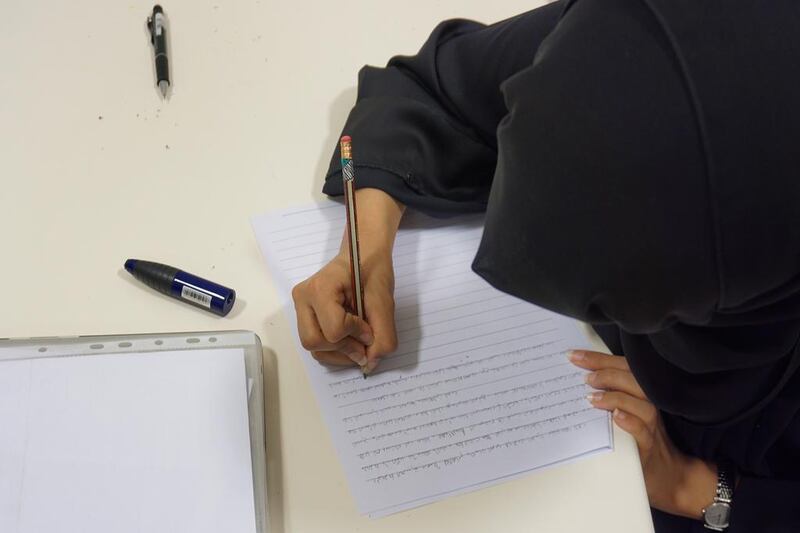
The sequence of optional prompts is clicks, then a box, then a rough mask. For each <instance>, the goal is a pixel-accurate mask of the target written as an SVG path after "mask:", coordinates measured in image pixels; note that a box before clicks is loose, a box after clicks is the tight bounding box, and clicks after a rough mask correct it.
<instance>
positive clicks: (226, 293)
mask: <svg viewBox="0 0 800 533" xmlns="http://www.w3.org/2000/svg"><path fill="white" fill-rule="evenodd" d="M125 270H127V271H128V272H130V273H131V275H133V277H134V278H136V279H138V280H139V281H141V282H142V283H144V284H145V285H147V286H148V287H150V288H152V289H155V290H157V291H158V292H160V293H162V294H166V295H167V296H171V297H172V298H175V299H176V300H181V301H182V302H185V303H188V304H191V305H194V306H195V307H200V308H201V309H205V310H206V311H210V312H212V313H214V314H215V315H219V316H225V315H227V314H228V313H229V312H230V310H231V309H232V308H233V304H234V303H235V302H236V291H235V290H233V289H231V288H229V287H225V286H224V285H220V284H219V283H214V282H213V281H209V280H207V279H204V278H201V277H200V276H196V275H194V274H190V273H189V272H184V271H182V270H179V269H177V268H175V267H171V266H169V265H162V264H161V263H154V262H152V261H142V260H139V259H128V260H127V261H125Z"/></svg>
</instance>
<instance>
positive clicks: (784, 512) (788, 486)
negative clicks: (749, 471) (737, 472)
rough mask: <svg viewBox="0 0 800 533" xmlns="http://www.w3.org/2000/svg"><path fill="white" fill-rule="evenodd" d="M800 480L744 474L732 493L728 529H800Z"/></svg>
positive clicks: (740, 532)
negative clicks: (799, 502)
mask: <svg viewBox="0 0 800 533" xmlns="http://www.w3.org/2000/svg"><path fill="white" fill-rule="evenodd" d="M799 495H800V480H780V479H765V478H756V477H743V478H742V480H741V481H740V483H739V486H738V487H737V489H736V493H735V494H734V496H733V506H732V509H731V526H730V528H729V529H728V533H750V532H756V531H758V532H759V533H789V532H796V531H800V508H798V506H797V501H798V496H799Z"/></svg>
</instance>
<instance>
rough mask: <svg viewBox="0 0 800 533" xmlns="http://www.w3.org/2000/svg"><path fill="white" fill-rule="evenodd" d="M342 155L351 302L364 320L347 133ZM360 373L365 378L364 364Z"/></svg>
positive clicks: (349, 145)
mask: <svg viewBox="0 0 800 533" xmlns="http://www.w3.org/2000/svg"><path fill="white" fill-rule="evenodd" d="M339 146H340V149H341V155H342V182H343V184H344V206H345V212H346V215H347V216H346V217H345V220H346V222H345V223H346V226H347V246H348V248H349V251H350V286H351V287H352V289H353V303H354V304H355V309H354V310H355V312H356V314H357V315H358V318H360V319H361V320H364V287H363V285H362V283H361V256H360V255H359V249H358V216H357V215H356V195H355V181H356V174H355V168H354V166H353V143H352V139H350V136H349V135H344V136H343V137H342V138H341V140H340V141H339ZM361 374H362V375H363V376H364V379H367V368H366V366H362V367H361Z"/></svg>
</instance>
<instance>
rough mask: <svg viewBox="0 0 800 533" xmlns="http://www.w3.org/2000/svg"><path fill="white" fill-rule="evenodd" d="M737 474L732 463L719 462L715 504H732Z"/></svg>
mask: <svg viewBox="0 0 800 533" xmlns="http://www.w3.org/2000/svg"><path fill="white" fill-rule="evenodd" d="M735 472H736V471H735V470H734V468H733V465H732V464H731V463H730V462H728V461H718V462H717V495H716V497H715V498H714V501H715V502H716V501H721V502H725V503H731V501H732V500H733V487H734V486H735V484H736V474H735Z"/></svg>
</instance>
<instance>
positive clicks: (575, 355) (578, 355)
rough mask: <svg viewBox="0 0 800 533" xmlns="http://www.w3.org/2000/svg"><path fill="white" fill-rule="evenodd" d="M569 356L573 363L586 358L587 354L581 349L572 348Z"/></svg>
mask: <svg viewBox="0 0 800 533" xmlns="http://www.w3.org/2000/svg"><path fill="white" fill-rule="evenodd" d="M567 358H569V360H570V361H572V362H573V363H577V362H579V361H583V360H584V359H586V355H585V354H584V353H583V352H581V351H579V350H572V351H571V352H569V353H568V354H567Z"/></svg>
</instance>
